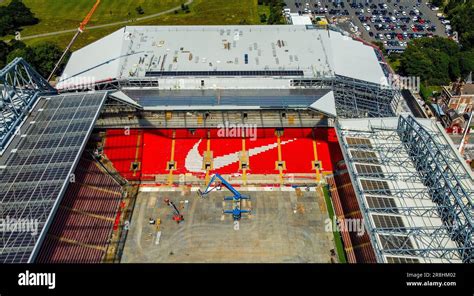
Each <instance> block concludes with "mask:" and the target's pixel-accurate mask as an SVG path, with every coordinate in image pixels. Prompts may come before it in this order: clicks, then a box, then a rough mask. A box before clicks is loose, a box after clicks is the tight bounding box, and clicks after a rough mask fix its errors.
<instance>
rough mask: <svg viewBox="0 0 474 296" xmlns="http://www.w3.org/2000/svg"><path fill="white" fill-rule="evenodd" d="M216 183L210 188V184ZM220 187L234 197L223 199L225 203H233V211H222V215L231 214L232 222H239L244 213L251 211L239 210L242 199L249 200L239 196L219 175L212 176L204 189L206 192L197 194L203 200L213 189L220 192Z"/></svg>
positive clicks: (245, 196)
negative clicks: (223, 187)
mask: <svg viewBox="0 0 474 296" xmlns="http://www.w3.org/2000/svg"><path fill="white" fill-rule="evenodd" d="M214 182H216V186H214V187H213V186H212V184H213V183H214ZM221 185H224V186H225V187H226V188H227V189H229V191H230V192H232V193H233V194H234V195H233V196H226V197H224V200H227V201H232V202H233V209H232V210H224V211H223V213H224V214H231V215H232V217H233V218H234V221H239V220H240V219H241V218H242V214H245V213H251V210H242V209H241V201H242V200H243V199H250V197H249V196H247V195H243V194H240V192H238V191H237V190H236V189H235V188H234V187H233V186H232V185H230V184H229V182H227V181H226V180H225V179H224V178H223V177H222V176H221V175H219V174H215V175H214V176H212V178H211V181H210V182H209V184H208V185H207V187H206V190H204V192H202V191H201V189H199V190H198V194H199V196H200V197H202V198H204V197H205V196H206V195H207V194H209V193H210V192H211V191H213V190H214V189H216V190H220V189H221Z"/></svg>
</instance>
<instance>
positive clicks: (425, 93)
mask: <svg viewBox="0 0 474 296" xmlns="http://www.w3.org/2000/svg"><path fill="white" fill-rule="evenodd" d="M433 92H438V93H440V92H441V86H438V85H429V86H425V85H423V83H422V84H421V85H420V96H421V97H422V98H423V100H424V101H425V102H428V103H430V102H431V97H432V96H433Z"/></svg>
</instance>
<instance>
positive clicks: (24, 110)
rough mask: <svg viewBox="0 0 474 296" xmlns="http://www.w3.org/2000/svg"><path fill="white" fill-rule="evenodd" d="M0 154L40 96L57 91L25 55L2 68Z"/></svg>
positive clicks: (0, 78)
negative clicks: (24, 58) (28, 61)
mask: <svg viewBox="0 0 474 296" xmlns="http://www.w3.org/2000/svg"><path fill="white" fill-rule="evenodd" d="M0 89H1V98H0V154H1V152H3V150H4V149H5V147H6V145H7V144H8V141H9V140H10V139H11V137H12V135H13V134H14V133H15V131H16V129H17V128H18V127H19V125H20V124H21V122H22V120H23V119H24V118H25V116H26V115H27V114H28V112H29V111H30V110H31V108H32V106H33V105H34V104H35V102H36V100H37V98H38V97H39V96H41V95H48V94H55V93H56V90H55V89H54V88H53V87H52V86H51V85H49V83H48V82H47V81H46V80H45V79H44V78H43V77H41V75H40V74H38V72H36V71H35V70H34V69H33V68H32V67H31V66H30V65H29V64H28V63H27V62H25V61H24V60H23V59H22V58H15V59H14V60H13V61H12V62H11V63H10V64H8V65H7V66H6V67H5V68H3V69H2V70H0Z"/></svg>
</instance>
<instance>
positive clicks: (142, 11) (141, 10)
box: [135, 6, 145, 14]
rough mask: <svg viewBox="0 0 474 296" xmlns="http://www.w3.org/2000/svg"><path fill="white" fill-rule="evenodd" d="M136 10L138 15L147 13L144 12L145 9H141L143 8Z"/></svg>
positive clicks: (139, 7)
mask: <svg viewBox="0 0 474 296" xmlns="http://www.w3.org/2000/svg"><path fill="white" fill-rule="evenodd" d="M135 10H136V12H137V13H138V14H144V13H145V11H144V10H143V7H141V6H138V7H137V8H135Z"/></svg>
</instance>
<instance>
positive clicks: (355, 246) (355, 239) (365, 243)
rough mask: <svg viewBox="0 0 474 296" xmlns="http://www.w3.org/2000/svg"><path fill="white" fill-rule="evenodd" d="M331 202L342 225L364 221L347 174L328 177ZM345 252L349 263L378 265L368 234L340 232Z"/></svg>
mask: <svg viewBox="0 0 474 296" xmlns="http://www.w3.org/2000/svg"><path fill="white" fill-rule="evenodd" d="M327 181H328V185H329V191H330V193H331V200H332V203H333V205H334V211H335V215H336V217H337V218H338V219H339V221H340V223H344V220H345V219H360V220H361V219H362V215H361V213H360V208H359V204H358V202H357V198H356V195H355V192H354V188H353V187H352V183H351V179H350V177H349V174H348V173H347V172H342V173H339V174H336V175H334V176H329V177H327ZM340 233H341V236H342V241H343V244H344V250H345V252H346V255H347V261H348V262H349V263H377V259H376V257H375V253H374V250H373V248H372V245H371V243H370V238H369V236H368V235H367V233H364V234H363V235H359V234H358V233H357V232H355V231H340Z"/></svg>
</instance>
